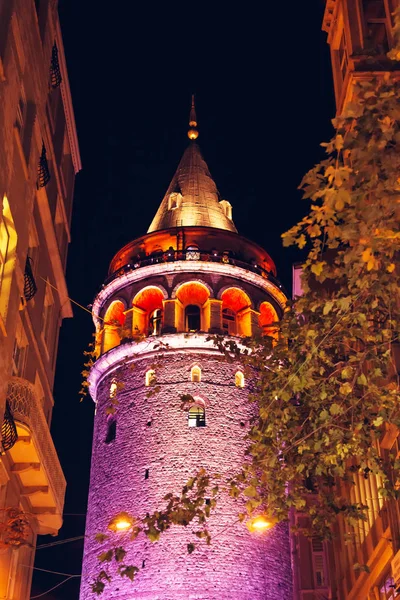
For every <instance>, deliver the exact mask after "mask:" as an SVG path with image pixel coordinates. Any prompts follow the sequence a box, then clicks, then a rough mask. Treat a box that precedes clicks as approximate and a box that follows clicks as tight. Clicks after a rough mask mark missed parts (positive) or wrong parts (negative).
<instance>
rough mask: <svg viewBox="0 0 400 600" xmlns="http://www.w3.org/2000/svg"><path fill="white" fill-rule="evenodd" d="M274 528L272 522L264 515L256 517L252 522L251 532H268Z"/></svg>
mask: <svg viewBox="0 0 400 600" xmlns="http://www.w3.org/2000/svg"><path fill="white" fill-rule="evenodd" d="M271 527H272V523H271V521H268V520H267V519H266V518H265V517H264V516H263V515H260V516H259V517H255V518H254V519H253V520H252V521H251V522H250V530H251V531H259V532H262V531H266V530H267V529H271Z"/></svg>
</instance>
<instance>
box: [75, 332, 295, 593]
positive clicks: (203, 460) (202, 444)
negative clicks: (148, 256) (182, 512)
mask: <svg viewBox="0 0 400 600" xmlns="http://www.w3.org/2000/svg"><path fill="white" fill-rule="evenodd" d="M126 347H127V348H128V347H129V344H127V346H126ZM107 356H109V364H110V374H109V375H108V376H106V377H105V378H104V379H103V380H102V381H101V383H100V385H99V389H98V393H97V400H98V406H97V415H96V423H95V431H94V440H93V457H92V471H91V484H90V496H89V510H88V519H87V527H86V536H87V537H86V543H85V557H84V565H83V576H82V589H81V596H80V598H81V600H89V599H91V600H92V599H93V598H95V597H96V598H97V596H95V595H94V594H92V592H91V591H90V583H91V581H93V579H94V577H95V575H96V574H97V573H98V572H99V564H98V561H97V555H98V554H99V552H100V551H102V550H103V549H105V548H106V547H107V546H106V545H104V546H103V547H101V546H99V544H98V543H97V542H95V541H94V535H95V534H96V533H97V532H100V531H103V532H104V531H105V530H106V527H107V524H108V522H109V521H110V519H111V518H112V517H113V516H115V514H117V513H118V512H120V511H127V512H129V513H131V514H133V515H139V516H142V515H144V514H145V513H146V512H150V511H152V510H154V509H156V508H160V507H162V506H163V502H162V498H163V496H164V495H165V494H167V493H168V492H179V490H180V489H181V487H182V485H183V484H184V483H185V482H186V481H187V479H188V478H189V477H190V476H192V475H193V474H194V473H195V472H196V471H197V470H198V469H199V468H200V467H205V468H206V469H207V471H208V472H209V473H213V472H218V473H221V475H223V476H225V475H228V474H229V473H234V472H235V471H236V470H237V469H239V467H240V465H241V463H242V461H243V457H244V451H245V445H246V444H245V441H244V439H243V438H244V435H245V431H246V427H247V426H248V423H249V420H250V418H251V411H252V410H254V408H252V406H251V405H250V404H249V402H248V399H247V397H248V392H249V389H248V386H247V385H246V386H245V387H244V388H243V389H240V388H237V387H235V372H236V371H237V367H236V366H235V365H233V364H229V363H227V362H225V361H222V360H220V359H219V357H218V356H217V355H216V354H214V355H213V354H209V353H208V354H207V353H201V352H198V353H195V352H193V351H191V352H185V351H182V352H181V351H179V350H173V351H172V350H170V351H166V352H164V355H163V357H162V358H161V359H158V363H159V364H158V365H157V366H156V367H155V371H156V376H157V385H160V387H161V390H160V391H159V392H157V393H156V394H155V395H154V396H152V397H150V398H147V397H146V394H147V392H148V390H149V388H146V387H145V385H144V383H145V373H146V371H147V370H148V369H150V368H153V367H154V363H155V362H157V360H155V359H154V357H151V356H148V357H147V358H146V357H144V358H136V359H135V360H134V361H133V362H131V363H129V364H125V365H123V366H119V368H117V370H113V371H112V372H111V368H113V367H115V365H113V364H112V356H113V351H112V350H111V351H110V352H109V353H108V354H107ZM194 364H197V365H199V366H200V367H201V369H202V379H201V382H200V383H192V382H191V381H190V369H191V367H192V366H193V365H194ZM112 377H116V378H117V379H118V380H120V381H123V382H124V389H123V390H122V391H121V392H120V393H119V406H118V410H117V415H116V419H117V433H116V439H115V441H114V442H112V443H110V444H106V443H105V438H106V430H107V416H106V413H105V408H106V406H107V404H108V395H109V388H110V383H111V380H112ZM184 393H190V394H192V395H193V396H198V397H200V398H202V399H203V400H204V402H205V405H206V427H204V428H201V427H200V428H189V427H188V423H187V414H186V413H185V412H184V411H182V410H181V408H180V403H181V401H180V397H181V395H182V394H184ZM146 469H148V474H149V475H148V478H147V479H145V473H146ZM241 510H242V506H241V505H240V504H238V502H236V501H234V500H232V499H231V498H229V497H226V496H225V495H224V496H223V497H222V498H221V499H220V501H219V503H218V506H217V509H216V510H215V512H214V513H213V516H212V517H211V518H210V522H209V529H210V531H211V535H212V544H211V546H206V544H205V543H204V542H203V541H200V542H199V543H198V546H197V549H196V550H195V551H194V552H193V554H191V555H189V554H188V553H187V551H186V544H187V543H189V542H195V541H196V539H197V538H194V536H193V535H192V533H191V532H192V531H193V530H195V526H193V525H189V526H188V527H187V528H182V527H174V528H173V529H172V530H170V531H169V532H167V533H166V534H164V535H162V536H161V539H160V541H159V542H157V543H151V542H149V541H148V540H147V539H146V538H145V537H144V536H143V535H141V536H139V538H138V539H137V540H135V541H134V542H131V541H129V535H127V534H121V533H112V534H111V537H112V539H113V542H115V544H116V545H120V544H122V545H125V547H126V548H128V556H127V557H126V562H127V563H128V564H135V565H137V566H138V567H140V572H139V574H138V575H137V576H136V579H135V581H134V582H133V583H132V582H130V581H129V580H128V579H121V578H120V577H118V576H116V577H115V578H114V579H113V582H112V583H111V584H108V585H107V587H106V591H105V592H104V594H103V595H102V596H101V599H102V600H109V599H117V598H118V600H132V599H148V600H178V599H182V600H183V599H185V600H188V599H189V600H192V599H193V600H194V599H196V600H228V599H229V600H278V599H279V600H282V599H285V600H290V599H291V598H292V589H291V567H290V549H289V535H288V531H287V528H286V526H284V525H280V526H277V527H275V528H274V529H273V530H271V531H269V532H266V533H264V534H263V535H261V536H260V535H254V534H250V533H249V532H248V530H247V528H246V527H245V526H244V525H242V524H239V523H236V520H237V513H238V512H240V511H241ZM142 566H143V568H142Z"/></svg>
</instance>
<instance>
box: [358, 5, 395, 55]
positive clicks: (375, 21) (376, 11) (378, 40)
mask: <svg viewBox="0 0 400 600" xmlns="http://www.w3.org/2000/svg"><path fill="white" fill-rule="evenodd" d="M362 8H363V14H364V31H365V34H364V47H365V50H366V51H367V52H368V53H376V54H386V53H387V52H389V38H388V27H389V23H388V15H387V13H386V7H385V3H384V0H363V2H362Z"/></svg>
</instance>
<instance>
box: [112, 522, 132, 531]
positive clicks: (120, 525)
mask: <svg viewBox="0 0 400 600" xmlns="http://www.w3.org/2000/svg"><path fill="white" fill-rule="evenodd" d="M130 526H131V523H129V521H125V520H124V519H120V520H119V521H117V522H116V523H115V529H118V531H123V530H124V529H129V527H130Z"/></svg>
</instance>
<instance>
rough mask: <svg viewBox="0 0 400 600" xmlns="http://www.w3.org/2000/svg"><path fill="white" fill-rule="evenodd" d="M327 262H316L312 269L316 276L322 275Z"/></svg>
mask: <svg viewBox="0 0 400 600" xmlns="http://www.w3.org/2000/svg"><path fill="white" fill-rule="evenodd" d="M324 265H325V262H324V261H319V262H316V263H315V264H313V265H312V267H311V272H312V273H314V275H317V276H318V275H321V273H322V271H323V268H324Z"/></svg>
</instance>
